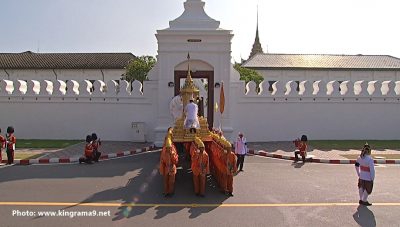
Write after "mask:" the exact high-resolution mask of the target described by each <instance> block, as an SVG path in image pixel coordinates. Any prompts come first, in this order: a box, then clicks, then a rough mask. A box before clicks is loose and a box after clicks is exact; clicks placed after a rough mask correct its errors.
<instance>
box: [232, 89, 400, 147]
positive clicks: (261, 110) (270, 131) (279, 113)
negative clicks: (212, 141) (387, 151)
mask: <svg viewBox="0 0 400 227" xmlns="http://www.w3.org/2000/svg"><path fill="white" fill-rule="evenodd" d="M268 86H269V85H268V83H262V84H260V90H261V91H260V92H258V93H257V92H256V90H257V89H256V84H255V83H254V82H249V83H248V84H247V85H246V86H245V84H244V82H238V83H232V84H231V88H232V89H233V88H234V89H236V94H235V95H234V96H232V97H231V99H233V100H234V101H232V103H233V104H232V107H231V108H232V109H234V111H232V112H233V113H234V116H233V118H234V119H235V120H234V121H233V122H234V125H233V128H234V129H235V132H234V134H235V135H237V133H238V132H239V131H241V132H243V133H244V134H245V135H246V137H247V139H248V141H291V140H293V139H295V138H297V137H299V136H301V135H302V134H306V135H308V136H309V138H310V139H311V140H323V139H329V140H339V139H347V140H350V139H381V140H389V139H397V140H398V139H400V133H399V131H400V130H399V123H398V122H400V114H399V113H400V105H399V104H400V101H399V100H400V81H396V82H395V81H357V82H351V81H344V82H342V83H341V84H339V83H338V82H337V81H330V82H323V81H316V82H309V81H302V82H300V89H299V91H297V90H296V87H297V84H296V83H295V82H294V81H289V82H287V83H285V82H279V81H278V82H276V83H275V84H274V86H273V88H274V90H273V91H272V92H269V91H268ZM231 139H234V138H231Z"/></svg>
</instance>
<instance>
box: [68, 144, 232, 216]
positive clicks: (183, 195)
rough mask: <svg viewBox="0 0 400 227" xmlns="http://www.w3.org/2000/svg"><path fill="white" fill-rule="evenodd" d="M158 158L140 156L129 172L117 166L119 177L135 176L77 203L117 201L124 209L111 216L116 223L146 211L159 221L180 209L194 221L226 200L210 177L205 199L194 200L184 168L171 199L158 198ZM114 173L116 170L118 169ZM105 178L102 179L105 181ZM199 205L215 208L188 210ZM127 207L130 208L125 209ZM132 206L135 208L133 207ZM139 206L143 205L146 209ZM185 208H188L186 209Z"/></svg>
mask: <svg viewBox="0 0 400 227" xmlns="http://www.w3.org/2000/svg"><path fill="white" fill-rule="evenodd" d="M159 157H160V154H159V153H158V152H157V153H145V154H142V155H140V158H135V159H131V160H130V162H131V164H130V165H129V169H125V168H124V166H125V165H121V167H122V169H121V170H119V172H118V173H119V174H123V173H124V172H125V173H126V172H135V171H137V173H136V174H135V176H133V177H132V178H131V179H129V181H128V182H127V183H126V185H125V186H123V187H118V188H111V189H107V190H104V191H100V192H97V193H95V194H93V195H91V196H89V197H88V198H86V199H85V200H83V201H81V203H96V202H108V201H121V203H123V204H127V205H124V206H121V207H119V208H118V211H117V212H116V213H115V214H114V217H113V219H112V220H113V221H118V220H121V219H123V218H131V217H135V216H137V215H141V214H143V213H145V212H146V211H147V210H148V209H150V208H155V210H156V216H155V217H154V219H160V218H162V217H165V216H166V215H168V214H171V213H176V212H178V211H180V210H183V209H189V213H190V216H189V218H195V217H198V216H200V215H201V214H202V213H207V212H210V211H211V210H213V209H215V208H216V207H218V204H222V202H223V201H224V200H225V199H226V198H227V197H226V196H225V195H223V194H221V193H220V192H219V190H218V188H217V186H216V183H215V181H214V179H213V178H212V177H208V178H207V188H206V197H205V198H199V197H196V196H195V195H194V192H193V184H192V173H191V171H190V169H187V168H185V167H184V168H183V169H179V170H178V173H177V176H176V183H175V195H174V196H173V197H172V198H165V197H164V196H163V195H162V192H163V183H162V176H161V175H160V174H159V171H158V167H159ZM93 166H95V165H93ZM109 169H110V168H107V170H109ZM115 169H120V167H118V168H115ZM114 171H117V170H114ZM116 173H117V172H114V174H116ZM91 174H93V177H95V176H96V175H95V174H94V172H91ZM109 174H110V173H109ZM109 174H106V175H108V177H109ZM100 175H101V174H100ZM96 177H97V176H96ZM199 203H211V204H217V205H216V206H212V207H207V208H204V207H201V208H200V207H192V206H191V205H189V204H199ZM129 204H133V205H132V206H129ZM134 204H138V206H135V205H134ZM140 204H146V206H142V205H140ZM148 204H149V205H148ZM157 204H179V206H176V207H175V206H157ZM182 204H183V205H182ZM186 204H188V205H187V206H186ZM69 208H71V207H65V208H63V209H64V210H65V209H69Z"/></svg>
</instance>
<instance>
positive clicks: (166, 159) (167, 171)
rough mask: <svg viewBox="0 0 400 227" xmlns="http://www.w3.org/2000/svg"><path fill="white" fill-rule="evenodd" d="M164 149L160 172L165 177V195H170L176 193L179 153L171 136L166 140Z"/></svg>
mask: <svg viewBox="0 0 400 227" xmlns="http://www.w3.org/2000/svg"><path fill="white" fill-rule="evenodd" d="M163 150H164V151H163V152H162V153H161V157H160V174H161V175H163V177H164V196H165V197H168V196H172V195H173V194H174V186H175V175H176V165H177V164H178V154H177V153H176V150H175V149H174V145H173V144H172V141H171V139H170V138H168V139H166V140H165V144H164V147H163Z"/></svg>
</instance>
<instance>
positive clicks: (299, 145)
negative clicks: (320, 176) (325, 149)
mask: <svg viewBox="0 0 400 227" xmlns="http://www.w3.org/2000/svg"><path fill="white" fill-rule="evenodd" d="M293 143H294V146H295V147H296V149H297V150H296V151H295V152H294V161H295V162H297V161H299V156H298V155H299V154H300V156H301V159H302V160H303V162H306V157H307V147H308V145H307V136H306V135H302V136H301V139H296V140H295V141H293Z"/></svg>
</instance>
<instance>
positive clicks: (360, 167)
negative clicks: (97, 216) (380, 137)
mask: <svg viewBox="0 0 400 227" xmlns="http://www.w3.org/2000/svg"><path fill="white" fill-rule="evenodd" d="M355 167H356V172H357V175H358V193H359V195H360V200H359V201H358V203H359V204H361V205H365V206H371V205H372V204H371V203H369V202H368V195H370V194H371V193H372V188H373V187H374V179H375V167H374V160H373V159H372V157H371V147H370V146H369V145H368V143H366V144H365V145H364V148H363V149H362V151H361V154H360V157H358V159H357V161H356V164H355Z"/></svg>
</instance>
